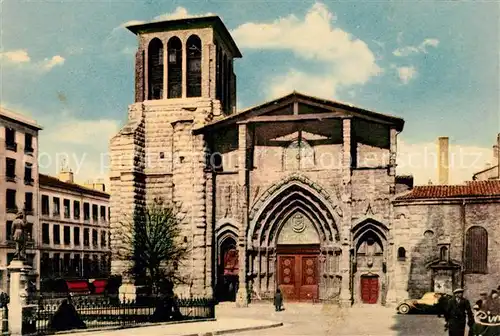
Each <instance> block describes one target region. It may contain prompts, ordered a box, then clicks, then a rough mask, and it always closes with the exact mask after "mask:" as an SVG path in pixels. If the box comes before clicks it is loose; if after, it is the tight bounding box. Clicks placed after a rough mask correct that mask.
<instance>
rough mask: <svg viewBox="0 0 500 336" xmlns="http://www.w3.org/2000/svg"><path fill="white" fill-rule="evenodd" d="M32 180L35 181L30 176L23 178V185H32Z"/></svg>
mask: <svg viewBox="0 0 500 336" xmlns="http://www.w3.org/2000/svg"><path fill="white" fill-rule="evenodd" d="M33 182H35V180H33V179H32V178H31V177H29V178H25V179H24V184H25V185H30V186H32V185H33Z"/></svg>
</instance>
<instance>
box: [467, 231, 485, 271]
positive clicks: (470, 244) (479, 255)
mask: <svg viewBox="0 0 500 336" xmlns="http://www.w3.org/2000/svg"><path fill="white" fill-rule="evenodd" d="M465 271H466V272H467V273H482V274H484V273H488V232H487V231H486V229H485V228H483V227H481V226H473V227H471V228H470V229H468V230H467V232H466V234H465Z"/></svg>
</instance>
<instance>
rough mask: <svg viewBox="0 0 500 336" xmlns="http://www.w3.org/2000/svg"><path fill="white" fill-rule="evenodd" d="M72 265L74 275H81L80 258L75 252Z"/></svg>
mask: <svg viewBox="0 0 500 336" xmlns="http://www.w3.org/2000/svg"><path fill="white" fill-rule="evenodd" d="M73 267H74V269H75V270H74V271H75V275H76V276H81V275H82V274H81V272H82V259H81V257H80V255H79V254H75V257H74V259H73Z"/></svg>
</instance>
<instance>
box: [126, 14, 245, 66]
mask: <svg viewBox="0 0 500 336" xmlns="http://www.w3.org/2000/svg"><path fill="white" fill-rule="evenodd" d="M208 27H211V28H213V29H214V30H215V31H216V32H217V33H218V34H219V36H220V37H221V38H222V40H223V41H225V42H227V44H228V47H229V49H230V51H231V53H232V54H233V57H238V58H240V57H242V55H241V52H240V50H239V49H238V46H237V45H236V43H235V42H234V40H233V37H232V36H231V34H230V33H229V31H228V30H227V28H226V26H225V25H224V23H223V22H222V20H221V19H220V17H218V16H216V15H214V16H202V17H191V18H184V19H176V20H165V21H152V22H147V23H141V24H134V25H130V26H127V29H128V30H130V31H131V32H132V33H134V34H136V35H140V34H144V33H154V32H161V31H171V30H182V29H196V28H208Z"/></svg>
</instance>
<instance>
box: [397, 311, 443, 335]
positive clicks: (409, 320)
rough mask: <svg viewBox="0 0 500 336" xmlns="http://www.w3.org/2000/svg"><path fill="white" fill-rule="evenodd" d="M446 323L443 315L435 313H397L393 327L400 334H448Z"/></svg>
mask: <svg viewBox="0 0 500 336" xmlns="http://www.w3.org/2000/svg"><path fill="white" fill-rule="evenodd" d="M444 324H445V321H444V319H443V318H442V317H438V316H437V315H433V314H424V313H415V314H408V315H400V314H395V315H394V324H393V326H392V327H391V329H392V330H394V331H395V335H398V336H422V335H446V333H445V330H444Z"/></svg>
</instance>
